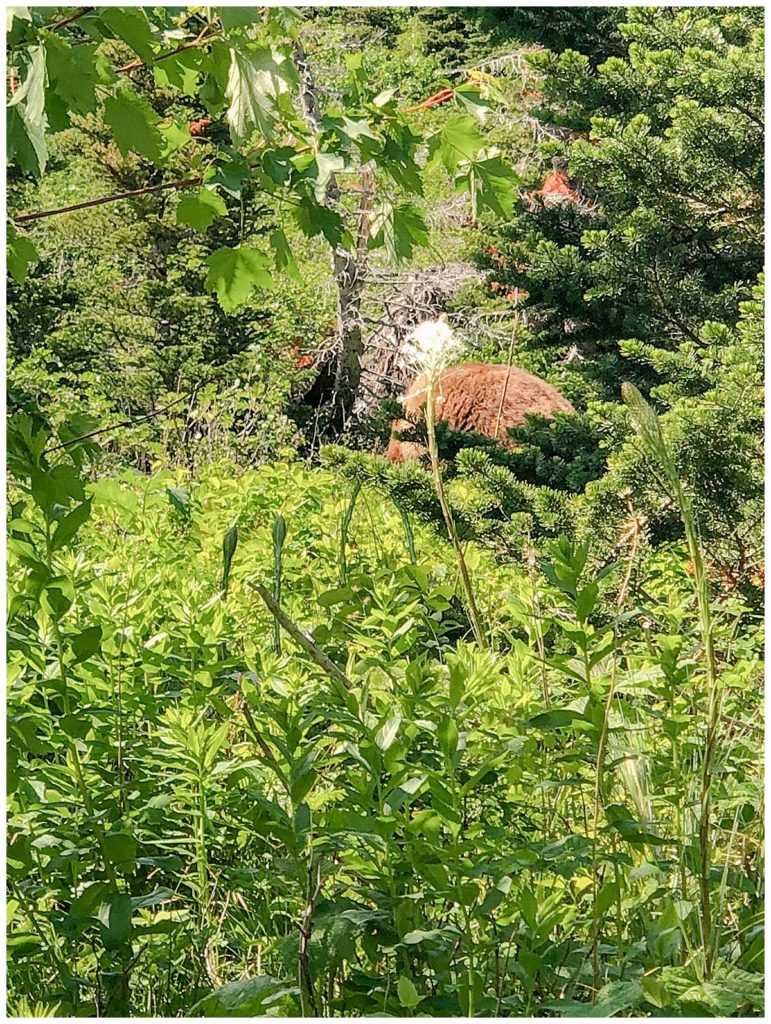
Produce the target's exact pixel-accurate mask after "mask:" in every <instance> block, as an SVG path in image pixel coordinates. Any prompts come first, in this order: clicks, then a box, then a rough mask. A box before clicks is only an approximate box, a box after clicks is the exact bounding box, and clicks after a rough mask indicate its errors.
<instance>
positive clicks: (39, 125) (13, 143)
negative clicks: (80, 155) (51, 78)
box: [6, 46, 48, 178]
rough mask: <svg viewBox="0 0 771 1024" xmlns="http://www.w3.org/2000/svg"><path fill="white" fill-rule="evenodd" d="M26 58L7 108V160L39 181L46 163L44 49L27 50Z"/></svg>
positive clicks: (41, 47)
mask: <svg viewBox="0 0 771 1024" xmlns="http://www.w3.org/2000/svg"><path fill="white" fill-rule="evenodd" d="M29 57H30V62H29V65H28V67H27V73H26V76H25V78H24V82H23V83H22V85H21V86H19V88H18V89H17V90H16V92H15V93H14V95H13V97H12V99H11V101H10V103H9V104H8V122H7V127H6V130H7V133H8V158H9V160H10V159H11V158H13V157H16V162H17V163H18V165H19V167H20V168H21V169H22V170H23V171H25V172H26V173H28V174H32V175H34V176H35V177H36V178H39V177H40V176H41V175H42V173H43V171H44V170H45V166H46V162H47V160H48V148H47V146H46V140H45V133H46V129H47V127H48V118H47V115H46V109H45V107H46V96H45V87H46V51H45V48H44V47H43V46H32V47H30V49H29Z"/></svg>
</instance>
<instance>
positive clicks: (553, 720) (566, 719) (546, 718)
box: [525, 709, 583, 729]
mask: <svg viewBox="0 0 771 1024" xmlns="http://www.w3.org/2000/svg"><path fill="white" fill-rule="evenodd" d="M582 718H583V716H582V715H581V712H580V711H567V710H564V709H559V710H556V711H542V712H541V714H540V715H534V716H533V717H532V718H529V719H528V720H527V722H525V725H526V726H527V727H528V728H531V729H569V728H570V726H572V725H573V723H574V722H576V721H581V720H582Z"/></svg>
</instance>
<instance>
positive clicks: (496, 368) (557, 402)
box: [386, 363, 575, 462]
mask: <svg viewBox="0 0 771 1024" xmlns="http://www.w3.org/2000/svg"><path fill="white" fill-rule="evenodd" d="M434 393H435V399H434V408H435V410H436V419H437V420H446V421H447V424H448V426H449V427H450V429H451V430H473V431H475V432H476V433H479V434H484V435H485V436H486V437H490V438H493V439H495V440H497V441H499V443H500V444H502V445H505V446H506V447H513V444H514V442H513V441H512V439H511V438H510V437H509V435H508V433H507V430H506V428H507V427H518V426H520V425H521V424H522V423H524V422H525V415H526V414H527V413H540V414H541V415H542V416H549V417H551V416H553V415H554V413H555V412H574V411H575V410H574V409H573V406H572V405H571V404H570V402H568V400H567V399H566V398H563V396H562V395H561V394H560V393H559V391H557V390H555V388H553V387H552V386H551V384H547V383H546V381H545V380H541V378H540V377H534V376H533V375H532V374H530V373H526V372H525V370H520V369H518V368H517V367H515V366H504V365H502V364H500V363H460V364H459V365H457V366H450V367H448V368H447V369H446V370H443V371H442V373H441V374H440V375H439V379H438V381H437V383H436V387H435V392H434ZM501 396H503V403H502V404H501ZM401 402H402V404H403V406H404V414H405V417H406V418H405V419H399V420H394V422H393V423H392V424H391V429H392V431H394V432H402V431H406V430H409V428H410V426H411V425H412V423H415V422H416V421H418V420H420V419H421V418H422V416H423V412H424V408H423V407H424V406H425V404H426V380H425V377H423V376H420V377H418V379H417V380H416V381H415V382H414V383H413V384H412V385H410V387H409V388H408V389H407V391H406V392H405V393H404V395H403V396H402V398H401ZM424 454H425V448H424V447H423V446H422V445H420V444H414V443H412V442H407V441H399V440H398V439H397V438H396V437H392V438H391V441H390V443H389V445H388V449H387V451H386V458H387V459H390V460H391V462H405V461H407V460H408V459H419V458H420V457H421V456H422V455H424Z"/></svg>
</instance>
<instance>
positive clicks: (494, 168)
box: [459, 156, 519, 219]
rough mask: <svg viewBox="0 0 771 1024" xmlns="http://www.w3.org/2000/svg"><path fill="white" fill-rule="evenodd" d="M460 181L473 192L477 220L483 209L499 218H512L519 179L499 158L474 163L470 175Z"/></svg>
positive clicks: (473, 205) (472, 199)
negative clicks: (490, 211)
mask: <svg viewBox="0 0 771 1024" xmlns="http://www.w3.org/2000/svg"><path fill="white" fill-rule="evenodd" d="M459 181H460V183H461V184H464V183H465V184H466V186H467V187H468V189H469V191H470V192H471V201H472V208H473V209H472V212H473V215H474V218H475V219H476V217H478V215H479V213H480V212H481V211H482V210H483V209H488V210H492V211H493V213H495V214H497V215H498V216H499V217H511V215H512V212H513V209H514V201H515V199H516V198H517V190H516V187H515V186H516V183H517V182H518V181H519V178H518V177H517V176H516V175H515V174H514V172H513V171H512V170H511V168H509V167H507V166H506V164H505V163H504V162H503V160H501V158H500V157H499V156H495V157H490V158H489V159H487V160H477V161H473V162H472V164H471V166H470V168H469V171H468V174H467V175H464V176H462V177H461V179H459Z"/></svg>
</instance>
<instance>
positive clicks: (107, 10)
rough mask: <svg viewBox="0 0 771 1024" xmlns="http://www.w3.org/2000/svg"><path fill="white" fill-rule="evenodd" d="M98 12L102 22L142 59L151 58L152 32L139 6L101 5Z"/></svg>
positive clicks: (149, 59)
mask: <svg viewBox="0 0 771 1024" xmlns="http://www.w3.org/2000/svg"><path fill="white" fill-rule="evenodd" d="M99 13H100V17H101V19H102V21H103V23H104V24H105V25H106V26H107V27H108V28H109V29H110V30H111V31H112V32H114V33H115V35H116V36H117V37H118V39H122V40H123V42H124V43H127V44H128V45H129V46H130V47H131V49H132V50H133V51H134V53H136V54H137V56H139V57H141V58H142V60H144V61H148V62H150V61H152V60H153V58H154V56H155V52H154V50H153V42H154V40H153V33H152V30H151V29H150V25H149V23H148V21H147V16H146V14H145V12H144V10H143V9H142V8H141V7H102V8H100V12H99Z"/></svg>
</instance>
